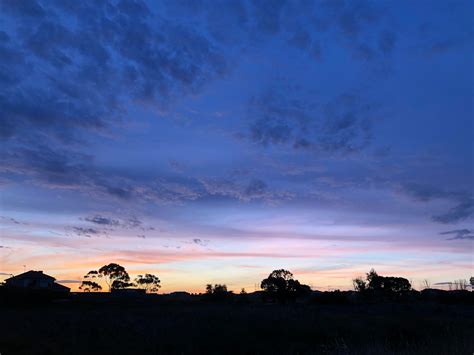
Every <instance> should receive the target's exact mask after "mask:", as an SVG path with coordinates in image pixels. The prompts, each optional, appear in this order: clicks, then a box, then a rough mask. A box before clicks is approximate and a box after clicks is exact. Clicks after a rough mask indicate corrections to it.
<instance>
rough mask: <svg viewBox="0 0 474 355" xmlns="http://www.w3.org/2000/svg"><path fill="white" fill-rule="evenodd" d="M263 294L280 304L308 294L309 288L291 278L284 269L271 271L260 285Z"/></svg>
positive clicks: (290, 274) (289, 273) (288, 272)
mask: <svg viewBox="0 0 474 355" xmlns="http://www.w3.org/2000/svg"><path fill="white" fill-rule="evenodd" d="M260 287H261V288H262V289H263V290H264V291H265V293H266V294H267V295H268V296H269V297H270V298H272V299H273V300H277V301H280V302H286V301H289V300H294V299H295V298H296V297H298V296H302V295H304V294H308V293H310V292H311V288H310V287H309V286H308V285H304V284H301V283H300V282H299V281H298V280H295V279H294V278H293V274H292V273H291V272H290V271H288V270H284V269H279V270H273V271H272V272H271V273H270V275H268V277H267V278H266V279H264V280H262V283H261V284H260Z"/></svg>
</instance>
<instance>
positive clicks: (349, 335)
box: [0, 302, 474, 355]
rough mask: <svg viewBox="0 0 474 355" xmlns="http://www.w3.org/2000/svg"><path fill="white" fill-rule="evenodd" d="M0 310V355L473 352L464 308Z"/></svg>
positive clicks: (194, 305)
mask: <svg viewBox="0 0 474 355" xmlns="http://www.w3.org/2000/svg"><path fill="white" fill-rule="evenodd" d="M0 312H1V321H0V334H1V336H0V353H1V354H2V355H13V354H25V355H26V354H28V355H32V354H130V355H132V354H195V353H197V354H326V353H327V354H392V353H393V354H472V353H473V351H474V336H473V334H474V306H472V305H447V304H433V303H416V304H371V305H363V304H358V305H317V304H293V305H278V304H261V303H255V304H209V303H203V302H187V303H170V302H147V303H143V304H135V303H134V302H126V303H122V304H117V303H115V304H109V303H106V304H97V303H90V304H87V303H80V304H77V303H71V302H69V303H68V302H66V303H59V304H50V305H47V306H34V307H33V306H30V307H26V308H25V307H19V306H15V307H10V306H9V307H2V308H0Z"/></svg>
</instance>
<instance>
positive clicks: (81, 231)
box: [72, 227, 102, 238]
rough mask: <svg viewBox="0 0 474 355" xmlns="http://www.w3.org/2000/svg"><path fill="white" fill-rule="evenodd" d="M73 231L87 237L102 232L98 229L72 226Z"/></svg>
mask: <svg viewBox="0 0 474 355" xmlns="http://www.w3.org/2000/svg"><path fill="white" fill-rule="evenodd" d="M72 232H73V233H74V234H75V235H77V236H80V237H87V238H92V236H96V235H99V234H101V233H102V232H101V231H100V230H98V229H95V228H87V227H72Z"/></svg>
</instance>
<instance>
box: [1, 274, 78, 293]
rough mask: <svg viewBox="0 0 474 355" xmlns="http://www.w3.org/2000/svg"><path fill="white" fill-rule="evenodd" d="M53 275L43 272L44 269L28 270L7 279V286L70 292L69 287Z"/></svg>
mask: <svg viewBox="0 0 474 355" xmlns="http://www.w3.org/2000/svg"><path fill="white" fill-rule="evenodd" d="M55 281H56V279H55V278H54V277H52V276H49V275H46V274H43V271H33V270H31V271H27V272H24V273H23V274H20V275H16V276H13V277H10V278H9V279H6V280H5V287H6V288H12V289H22V290H46V291H54V292H69V291H70V289H69V287H66V286H63V285H60V284H58V283H56V282H55Z"/></svg>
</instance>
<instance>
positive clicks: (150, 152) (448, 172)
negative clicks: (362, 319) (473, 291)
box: [0, 0, 474, 292]
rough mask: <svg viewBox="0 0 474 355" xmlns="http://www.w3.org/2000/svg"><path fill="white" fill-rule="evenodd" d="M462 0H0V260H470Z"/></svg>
mask: <svg viewBox="0 0 474 355" xmlns="http://www.w3.org/2000/svg"><path fill="white" fill-rule="evenodd" d="M473 13H474V3H473V2H472V1H434V0H433V1H428V0H426V1H395V0H393V1H375V2H369V1H358V0H357V1H336V0H334V1H297V0H295V1H289V2H285V1H279V0H255V1H252V0H247V1H243V0H242V1H240V0H235V1H234V0H229V1H214V0H212V1H211V0H209V1H199V2H195V1H165V2H162V3H159V2H157V1H150V2H141V1H131V0H120V1H75V0H71V1H66V0H57V1H54V0H50V1H49V0H48V1H41V2H40V1H29V0H25V1H16V0H2V1H0V137H1V142H2V143H1V148H0V226H1V229H0V281H1V280H3V279H5V278H7V277H9V275H10V274H18V273H21V272H23V271H24V270H43V271H44V272H45V273H48V274H50V275H52V276H54V277H56V278H57V279H58V280H60V281H61V282H63V283H64V284H67V285H68V286H70V287H72V288H73V289H77V287H78V286H79V283H78V282H80V280H81V279H82V276H83V275H84V274H85V273H86V272H88V271H89V270H91V269H96V268H99V267H100V266H102V265H104V264H106V263H109V262H116V263H119V264H121V265H123V266H124V267H125V268H126V269H127V270H128V271H129V273H130V274H131V276H132V277H133V276H135V275H136V274H139V273H143V272H149V273H154V274H156V275H158V276H159V277H160V279H161V281H162V289H161V290H160V292H171V291H180V290H186V291H192V292H199V291H203V290H204V289H205V284H206V283H226V284H227V285H228V288H229V289H231V290H236V291H239V290H240V288H242V287H245V288H246V289H247V290H248V291H253V290H254V289H255V285H256V286H257V289H258V286H259V283H260V281H261V280H262V278H264V277H266V276H267V275H268V274H269V273H270V272H271V271H272V270H273V269H277V268H285V269H289V270H291V271H292V272H293V273H294V274H295V277H296V278H298V279H299V280H300V281H301V282H304V283H307V284H309V285H311V286H312V287H313V289H320V290H327V289H335V288H340V289H349V288H351V287H352V282H351V279H352V278H354V277H355V276H358V275H363V274H364V273H365V272H367V271H368V270H370V268H372V267H373V268H375V269H376V270H377V271H378V272H379V273H380V274H383V275H384V274H387V275H388V274H393V275H398V276H404V277H406V278H408V279H410V280H412V281H413V285H414V286H415V287H418V286H419V284H420V282H421V280H423V279H429V280H430V281H431V283H432V284H434V283H437V282H446V281H453V280H455V279H469V277H470V276H473V275H472V274H473V267H474V262H473V261H474V259H473V255H474V250H473V241H474V187H473V186H474V185H473V182H474V140H473V133H474V127H473V117H474V103H473V102H474V100H473V99H474V84H473V83H474V64H473V63H474V58H473V48H474V46H473V45H474V22H473V20H472V15H473Z"/></svg>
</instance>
